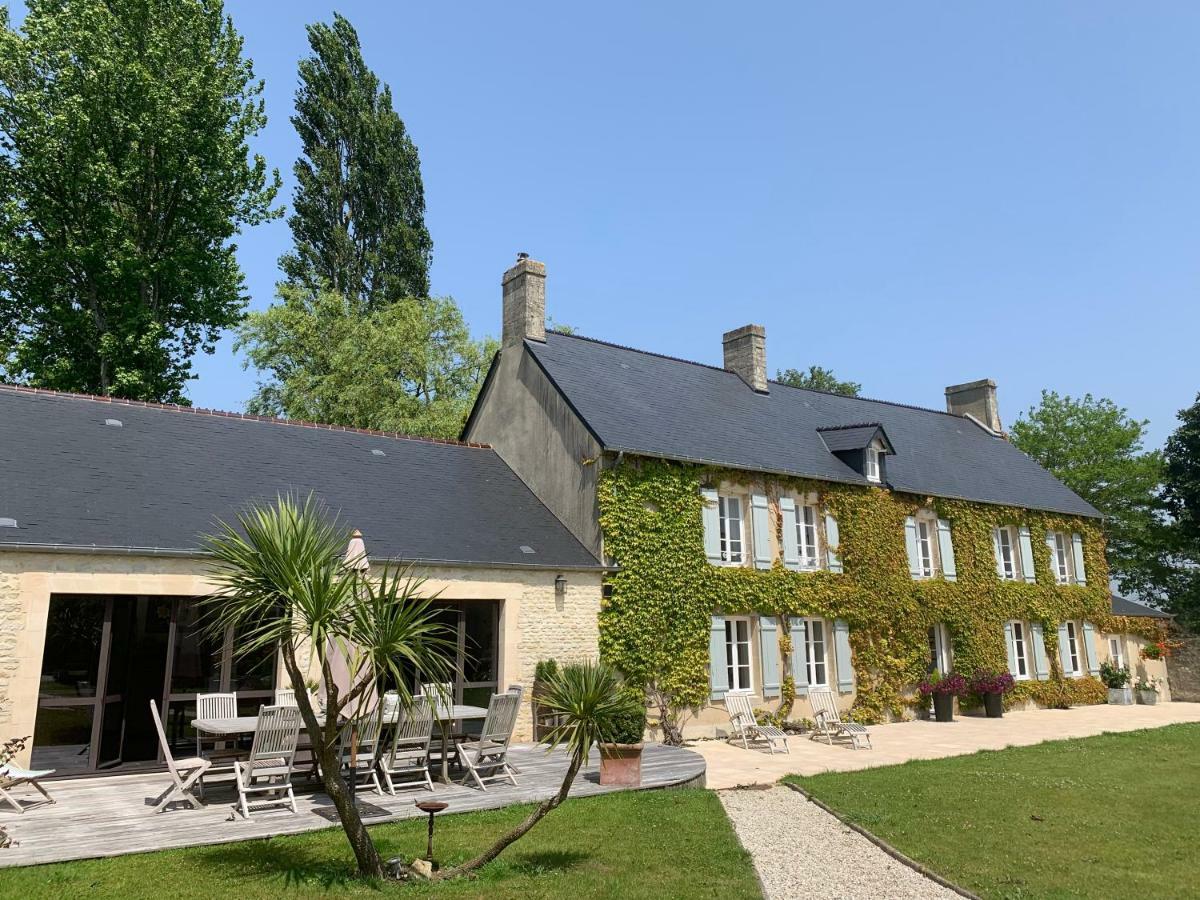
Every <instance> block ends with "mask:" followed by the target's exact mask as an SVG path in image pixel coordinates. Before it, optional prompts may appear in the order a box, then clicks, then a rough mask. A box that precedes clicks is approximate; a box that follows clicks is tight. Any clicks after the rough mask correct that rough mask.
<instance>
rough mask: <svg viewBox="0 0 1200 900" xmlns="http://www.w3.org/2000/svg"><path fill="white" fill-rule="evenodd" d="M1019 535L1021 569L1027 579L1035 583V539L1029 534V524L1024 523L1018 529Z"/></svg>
mask: <svg viewBox="0 0 1200 900" xmlns="http://www.w3.org/2000/svg"><path fill="white" fill-rule="evenodd" d="M1017 537H1018V540H1019V541H1020V542H1021V570H1022V572H1023V573H1024V575H1025V581H1026V582H1027V583H1028V584H1033V583H1034V582H1036V581H1037V570H1036V569H1035V568H1034V567H1033V540H1032V539H1031V538H1030V536H1029V526H1028V525H1022V526H1021V527H1020V528H1019V529H1017Z"/></svg>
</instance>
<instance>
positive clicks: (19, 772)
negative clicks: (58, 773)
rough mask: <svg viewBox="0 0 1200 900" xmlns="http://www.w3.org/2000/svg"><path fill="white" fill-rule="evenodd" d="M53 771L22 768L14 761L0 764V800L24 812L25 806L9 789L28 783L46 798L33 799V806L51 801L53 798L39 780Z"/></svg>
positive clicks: (47, 776)
mask: <svg viewBox="0 0 1200 900" xmlns="http://www.w3.org/2000/svg"><path fill="white" fill-rule="evenodd" d="M54 772H55V770H54V769H23V768H21V767H20V766H18V765H15V764H14V763H5V764H4V765H2V766H0V801H3V802H5V803H7V804H8V805H9V806H11V807H12V808H13V809H15V810H16V811H17V812H19V813H23V812H25V807H24V806H23V805H22V804H21V801H20V800H18V799H17V798H16V797H14V796H13V795H12V794H10V793H9V791H11V790H12V789H13V788H17V787H21V786H22V785H29V787H31V788H33V789H34V790H35V791H37V792H38V793H39V794H41V795H42V796H43V797H45V798H46V799H45V800H37V801H34V804H33V806H44V805H46V804H49V803H53V802H54V798H53V797H51V796H50V793H49V792H48V791H47V790H46V789H45V788H44V787H42V786H41V784H40V783H39V782H40V781H41V780H42V779H43V778H49V777H50V776H51V775H53V774H54ZM30 808H32V807H30Z"/></svg>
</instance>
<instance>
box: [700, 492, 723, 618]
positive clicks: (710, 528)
mask: <svg viewBox="0 0 1200 900" xmlns="http://www.w3.org/2000/svg"><path fill="white" fill-rule="evenodd" d="M700 497H701V499H702V500H703V501H704V502H703V503H702V504H701V512H700V517H701V520H702V521H703V522H704V555H705V556H707V557H708V561H709V562H710V563H717V564H720V562H721V513H720V511H719V510H718V509H717V492H716V491H715V490H713V489H712V488H702V489H701V491H700ZM722 640H724V638H722Z"/></svg>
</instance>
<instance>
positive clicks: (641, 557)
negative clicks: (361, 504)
mask: <svg viewBox="0 0 1200 900" xmlns="http://www.w3.org/2000/svg"><path fill="white" fill-rule="evenodd" d="M722 479H728V480H730V481H733V482H736V483H738V484H740V485H742V486H743V487H744V488H747V489H751V490H754V491H755V492H759V493H765V494H766V495H767V496H768V498H769V499H770V502H771V504H772V506H773V507H774V508H775V510H776V511H777V509H778V506H777V504H778V499H779V497H780V496H781V494H800V493H816V494H817V495H819V498H820V502H821V504H822V505H823V506H825V507H826V508H827V509H829V511H830V512H832V513H833V515H834V516H835V517H836V518H837V521H838V530H839V532H840V546H839V554H840V556H841V559H842V562H843V566H844V569H845V572H844V573H843V574H834V573H831V572H792V571H789V570H787V569H785V568H783V566H782V564H781V563H780V562H778V561H776V563H775V565H774V567H773V568H771V569H770V570H755V569H750V568H737V567H722V566H714V565H711V564H710V563H709V562H708V560H707V558H706V557H705V553H704V530H703V524H702V508H703V500H702V499H701V496H700V489H701V486H702V485H706V484H708V485H713V484H716V483H718V482H719V481H720V480H722ZM598 498H599V506H600V525H601V527H602V529H603V533H604V546H605V551H606V553H608V554H609V555H610V556H611V557H612V558H613V559H614V561H615V562H616V563H617V565H618V567H619V568H618V569H617V570H616V571H615V572H614V573H613V574H612V575H610V576H609V579H608V580H609V583H610V586H611V596H610V597H609V598H608V599H606V600H605V602H604V605H603V607H602V610H601V613H600V624H601V630H600V649H601V654H602V656H603V657H604V658H605V659H606V660H608V661H610V662H611V663H613V664H614V665H616V666H618V667H620V668H621V669H622V670H623V671H624V672H625V673H626V674H627V675H628V676H630V677H631V678H633V679H637V680H642V681H645V682H650V681H653V682H655V683H656V684H657V686H658V687H659V689H661V690H664V691H666V692H668V693H669V694H670V695H671V696H672V697H673V698H674V700H675V702H676V704H677V705H679V706H680V707H700V706H703V705H704V704H705V703H706V702H707V700H708V695H709V681H708V641H709V627H710V624H709V623H710V617H711V616H712V615H713V614H714V613H722V614H726V615H733V614H738V613H743V614H745V613H760V614H763V615H773V616H816V617H822V618H828V619H834V618H840V619H844V620H846V621H847V622H848V623H849V625H850V642H851V649H852V653H853V659H854V669H855V674H856V677H857V695H856V699H855V704H854V710H853V714H854V716H855V718H857V719H859V720H860V721H868V722H871V721H880V720H883V719H886V718H888V717H901V716H903V715H904V714H905V711H906V709H908V708H910V706H911V703H912V690H913V686H914V685H915V684H916V682H918V681H919V680H920V679H921V678H922V677H923V676H924V674H925V671H926V664H927V660H928V652H929V650H928V640H927V632H928V629H929V627H930V626H931V625H933V624H935V623H938V622H944V623H945V624H946V625H947V626H948V627H949V629H950V633H951V636H952V640H953V645H954V659H955V667H956V668H957V669H958V670H959V671H961V672H964V673H967V674H969V673H971V672H973V671H974V670H976V669H990V670H995V671H1006V670H1007V667H1008V652H1007V648H1006V647H1005V643H1004V622H1005V621H1007V620H1009V619H1025V620H1029V621H1033V622H1040V623H1042V628H1043V635H1044V639H1045V640H1046V641H1047V642H1048V644H1049V646H1047V647H1046V648H1045V649H1046V658H1047V660H1049V661H1050V666H1051V675H1050V680H1049V681H1044V682H1028V683H1022V684H1021V686H1020V689H1019V690H1018V691H1017V692H1015V694H1014V697H1015V698H1017V699H1020V698H1028V699H1033V700H1035V701H1037V702H1039V703H1043V704H1044V705H1062V703H1072V704H1074V703H1091V702H1103V699H1104V696H1105V695H1104V689H1103V686H1102V685H1101V684H1100V682H1099V681H1098V680H1097V679H1094V678H1082V679H1063V678H1062V673H1061V669H1060V666H1059V661H1058V646H1057V627H1058V623H1059V622H1062V621H1065V620H1067V619H1086V620H1088V621H1091V622H1093V623H1095V625H1096V626H1097V627H1098V628H1099V629H1100V630H1102V631H1108V632H1112V631H1130V632H1133V633H1138V634H1142V633H1147V636H1148V630H1153V628H1154V626H1147V625H1146V624H1145V623H1143V622H1142V620H1137V619H1133V620H1125V619H1116V618H1114V617H1113V616H1112V615H1111V614H1110V606H1109V594H1108V566H1107V565H1106V563H1105V559H1104V535H1103V532H1102V531H1101V529H1100V527H1099V523H1098V522H1097V521H1095V520H1093V519H1086V518H1078V517H1071V516H1063V515H1057V514H1053V513H1044V512H1034V511H1029V510H1022V509H1017V508H1012V507H1004V506H994V505H988V504H981V503H970V502H966V501H961V500H945V499H941V498H933V497H917V496H913V495H909V494H902V493H895V492H891V491H887V490H884V489H881V488H863V487H858V486H853V485H837V484H831V483H828V482H817V481H808V480H804V479H789V478H775V477H772V478H767V479H764V478H761V477H759V478H755V477H753V476H751V475H749V474H748V473H745V472H731V471H727V470H723V469H716V468H712V467H704V466H696V465H688V464H682V463H673V462H664V461H659V460H647V459H640V458H634V459H629V458H626V459H624V460H622V461H621V462H620V463H619V464H617V465H616V466H615V467H612V468H609V469H606V470H605V472H604V473H603V474H602V476H601V478H600V483H599V494H598ZM922 507H927V508H932V509H935V510H936V511H937V514H938V515H939V516H940V517H942V518H945V519H948V520H949V521H950V524H951V528H952V532H953V538H954V555H955V560H956V569H957V578H958V580H957V581H953V582H951V581H946V580H945V579H943V578H935V579H932V580H929V581H913V580H912V578H911V577H910V575H909V571H908V557H907V553H906V551H905V547H904V520H905V517H906V516H909V515H912V514H913V513H914V512H915V511H916V510H918V509H920V508H922ZM774 521H775V522H776V523H777V527H778V522H779V517H778V516H777V515H776V516H775V517H774ZM997 525H1027V526H1028V527H1029V529H1030V532H1031V534H1032V535H1034V540H1033V541H1032V545H1033V555H1034V564H1035V568H1036V571H1037V582H1038V583H1037V584H1027V583H1025V582H1006V581H1001V580H999V579H998V578H997V577H996V566H995V557H994V552H993V549H992V529H993V528H994V527H995V526H997ZM1047 530H1063V531H1068V532H1071V531H1077V532H1080V533H1081V534H1082V535H1083V546H1084V557H1085V565H1086V568H1087V573H1088V586H1087V587H1080V586H1074V585H1070V586H1064V585H1057V584H1055V583H1054V580H1053V577H1052V575H1051V570H1050V551H1049V549H1048V548H1047V546H1046V544H1045V542H1044V541H1043V540H1039V539H1038V537H1037V536H1038V535H1041V534H1043V533H1044V532H1045V531H1047ZM823 539H824V536H823V535H822V540H823ZM780 634H781V656H782V663H783V671H782V672H781V675H784V676H785V678H786V676H787V674H788V672H789V671H790V669H789V667H788V654H789V653H790V650H791V646H790V641H788V639H787V628H786V627H782V628H781V629H780ZM788 680H789V681H790V679H788ZM794 691H795V688H794V685H791V687H790V690H788V691H786V694H787V696H784V697H783V698H782V701H783V704H785V705H786V706H787V707H789V708H790V705H791V701H792V698H793V697H794Z"/></svg>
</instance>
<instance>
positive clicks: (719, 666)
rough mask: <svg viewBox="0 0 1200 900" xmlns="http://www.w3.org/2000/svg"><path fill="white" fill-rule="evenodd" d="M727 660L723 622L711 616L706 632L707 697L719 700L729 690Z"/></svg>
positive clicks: (718, 617) (719, 618)
mask: <svg viewBox="0 0 1200 900" xmlns="http://www.w3.org/2000/svg"><path fill="white" fill-rule="evenodd" d="M727 666H728V660H726V658H725V620H724V619H723V618H722V617H721V616H713V617H712V624H711V625H710V627H709V632H708V683H709V685H710V686H711V687H712V693H711V694H710V695H709V696H711V697H712V699H714V700H721V699H723V698H724V697H725V692H726V691H727V690H729V669H728V668H727Z"/></svg>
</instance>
